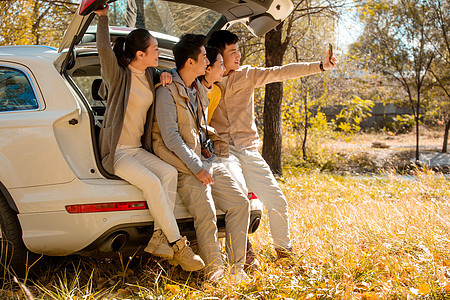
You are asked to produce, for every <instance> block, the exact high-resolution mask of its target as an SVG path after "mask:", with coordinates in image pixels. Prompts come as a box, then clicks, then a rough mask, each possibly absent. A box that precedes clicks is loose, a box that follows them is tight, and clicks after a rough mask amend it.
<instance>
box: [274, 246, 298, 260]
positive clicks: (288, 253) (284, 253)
mask: <svg viewBox="0 0 450 300" xmlns="http://www.w3.org/2000/svg"><path fill="white" fill-rule="evenodd" d="M275 251H276V252H277V259H286V258H287V259H292V258H295V253H294V251H292V247H290V248H288V249H283V248H275Z"/></svg>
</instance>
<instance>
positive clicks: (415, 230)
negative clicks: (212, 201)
mask: <svg viewBox="0 0 450 300" xmlns="http://www.w3.org/2000/svg"><path fill="white" fill-rule="evenodd" d="M281 185H282V188H283V190H284V192H285V194H286V196H287V198H288V202H289V206H290V226H291V235H292V240H293V246H294V249H295V251H296V252H297V255H298V257H297V258H296V259H294V261H293V265H289V264H287V263H285V262H275V261H274V253H273V247H272V245H271V238H270V234H269V231H268V222H267V219H266V218H264V219H263V222H262V224H261V227H260V229H259V230H258V231H257V233H255V234H254V235H253V236H252V237H251V239H252V241H253V244H254V248H255V251H256V253H257V258H258V260H259V262H260V269H259V271H257V272H255V273H253V275H252V281H251V282H248V283H245V284H240V285H233V284H230V282H227V281H225V280H224V281H223V282H221V283H219V284H216V285H211V284H208V283H203V282H202V281H201V276H200V274H197V273H192V274H189V273H186V272H180V269H177V268H172V267H170V266H169V265H168V264H165V263H157V262H155V261H153V260H152V259H149V258H148V257H147V258H145V257H140V258H134V259H133V260H132V261H131V263H129V264H128V265H127V262H123V263H121V261H120V260H112V261H108V262H105V261H102V262H95V261H90V260H86V259H84V260H83V259H82V260H72V261H70V262H69V263H65V264H61V265H53V266H50V267H49V271H47V272H43V274H42V275H41V277H38V278H37V279H35V280H34V281H28V282H27V283H26V285H27V286H28V287H29V289H30V291H31V293H32V294H33V295H34V296H35V297H36V298H38V299H72V300H75V299H188V298H189V299H450V202H449V201H450V182H449V180H448V179H445V178H443V177H442V176H439V175H436V174H433V173H431V172H429V173H423V172H422V173H419V174H417V176H415V177H401V176H398V175H393V174H384V175H382V176H378V177H363V176H336V175H331V174H322V173H318V172H311V173H309V174H288V175H287V176H286V178H285V180H284V183H282V184H281ZM1 297H3V298H7V299H25V296H24V295H23V293H22V292H21V291H20V290H19V289H18V288H16V286H15V285H10V286H8V285H4V287H3V290H1V291H0V298H1Z"/></svg>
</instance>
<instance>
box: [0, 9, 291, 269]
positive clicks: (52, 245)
mask: <svg viewBox="0 0 450 300" xmlns="http://www.w3.org/2000/svg"><path fill="white" fill-rule="evenodd" d="M104 2H106V0H100V1H98V0H90V1H86V0H84V1H81V4H80V7H79V9H78V11H77V13H76V14H75V16H74V18H73V20H72V22H71V24H70V26H69V28H68V29H67V31H66V33H65V36H64V38H63V40H62V44H61V47H60V49H59V50H57V49H54V48H52V47H46V46H5V47H0V226H1V242H2V244H1V250H0V251H1V263H2V264H3V265H6V266H10V267H12V268H13V269H14V270H15V271H16V273H18V274H21V273H22V272H23V270H24V266H25V258H26V255H27V251H30V252H32V253H38V254H44V255H51V256H63V255H69V254H80V255H89V256H102V255H108V254H111V253H114V252H115V251H118V250H120V251H124V252H129V251H135V250H136V249H138V248H139V246H142V245H145V244H146V243H147V242H148V240H149V238H150V235H151V233H152V230H153V229H152V227H153V218H152V216H151V215H150V213H149V210H148V208H147V203H146V202H145V201H144V199H143V196H142V192H141V191H140V190H139V189H138V188H136V187H135V186H132V185H130V184H128V183H127V182H125V181H123V180H120V179H119V178H117V177H115V176H112V175H111V174H108V173H107V172H106V171H105V170H104V169H103V167H102V166H101V163H100V159H99V152H98V144H97V137H98V132H99V128H100V127H99V125H100V124H101V122H102V118H103V113H104V109H105V105H106V103H105V101H104V100H103V99H101V98H100V97H99V96H98V94H97V90H98V85H99V82H100V80H101V77H100V66H99V58H98V54H97V52H96V47H95V27H89V25H90V24H91V22H95V20H96V19H95V18H94V14H92V13H91V14H87V13H88V12H89V11H92V10H93V8H94V7H99V5H102V4H103V3H104ZM291 11H292V3H291V2H290V0H251V1H250V0H246V1H231V0H223V1H222V0H221V1H218V0H186V1H183V0H182V1H171V2H166V1H162V0H158V1H157V0H152V1H148V3H147V1H141V0H120V1H116V2H114V1H113V3H111V4H110V22H111V20H117V23H118V25H120V27H111V36H112V39H114V37H115V35H123V34H126V33H127V32H129V31H130V30H131V29H128V28H124V26H127V25H128V27H136V26H138V27H139V26H140V27H142V26H146V27H147V28H148V29H150V30H155V31H156V30H157V31H159V32H165V33H157V32H152V34H153V35H154V36H155V37H156V38H157V39H158V40H159V45H160V48H161V50H162V54H161V57H160V65H161V67H162V68H172V67H173V65H174V63H173V57H172V52H171V47H172V46H173V45H174V44H175V43H176V42H177V40H178V38H177V37H176V35H181V34H183V33H184V31H189V32H193V33H201V34H207V33H208V30H210V29H220V28H223V27H224V26H226V24H229V22H234V21H237V20H240V21H244V22H245V24H246V25H247V26H248V27H249V28H250V29H251V30H252V31H253V32H254V33H255V34H258V35H262V34H264V33H265V32H267V31H268V30H270V29H271V28H273V27H274V26H276V25H277V24H278V23H279V22H281V21H282V20H283V19H284V18H285V17H286V16H287V15H288V14H289V13H290V12H291ZM81 14H86V15H85V16H82V15H81ZM146 18H147V19H148V18H151V21H152V22H147V21H146ZM125 20H127V21H125ZM130 20H131V21H130ZM177 20H179V21H177ZM158 24H159V25H158ZM161 25H163V26H162V27H161ZM156 26H159V28H156V29H155V27H156ZM167 33H169V34H167ZM175 216H176V218H177V220H178V224H179V227H180V231H181V233H182V234H183V235H187V236H188V237H189V238H190V239H194V238H195V231H194V227H193V222H192V217H191V215H190V214H189V212H188V211H187V209H186V207H185V206H184V205H183V204H182V203H181V202H180V201H178V202H177V204H176V207H175ZM260 216H261V205H260V203H259V201H252V213H251V226H250V229H249V230H250V232H254V231H255V230H256V229H257V227H258V224H259V218H260ZM217 224H218V227H219V232H223V231H224V226H225V220H224V214H223V212H220V211H219V212H218V216H217Z"/></svg>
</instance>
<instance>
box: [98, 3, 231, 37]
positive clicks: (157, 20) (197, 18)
mask: <svg viewBox="0 0 450 300" xmlns="http://www.w3.org/2000/svg"><path fill="white" fill-rule="evenodd" d="M136 2H137V1H136ZM137 3H141V5H137V6H136V7H132V6H131V7H130V5H129V1H116V2H113V3H111V4H110V5H109V25H110V26H120V27H129V28H146V29H148V30H150V31H155V32H160V33H164V34H168V35H172V36H175V37H180V36H182V35H183V34H185V33H195V34H203V35H206V34H207V33H208V32H209V30H210V29H211V28H212V27H213V26H214V24H216V22H217V21H218V20H219V19H220V18H221V17H222V15H221V14H220V13H218V12H216V11H214V10H211V9H207V8H203V7H198V6H195V5H189V4H185V3H176V2H168V1H160V0H158V1H154V0H153V1H148V0H145V1H139V2H137ZM95 23H96V21H94V22H93V23H92V25H94V24H95Z"/></svg>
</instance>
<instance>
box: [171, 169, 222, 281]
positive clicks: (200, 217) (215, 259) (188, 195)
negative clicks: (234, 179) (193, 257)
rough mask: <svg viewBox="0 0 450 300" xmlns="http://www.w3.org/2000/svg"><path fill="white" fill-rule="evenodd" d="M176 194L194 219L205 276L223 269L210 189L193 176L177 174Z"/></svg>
mask: <svg viewBox="0 0 450 300" xmlns="http://www.w3.org/2000/svg"><path fill="white" fill-rule="evenodd" d="M178 194H179V195H180V198H181V200H182V201H183V203H184V204H185V205H186V206H187V208H188V210H189V212H190V213H191V215H192V216H193V217H194V227H195V232H196V235H197V242H198V247H199V251H200V257H201V258H202V259H203V261H204V262H205V265H206V269H205V270H206V274H211V273H213V272H215V271H217V270H218V269H219V268H223V261H222V257H221V255H220V244H219V239H218V237H217V219H216V209H215V207H214V203H213V200H212V196H211V187H210V186H204V185H203V184H202V183H201V182H200V181H199V180H198V179H197V178H196V177H195V176H193V175H189V174H183V173H179V174H178Z"/></svg>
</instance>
